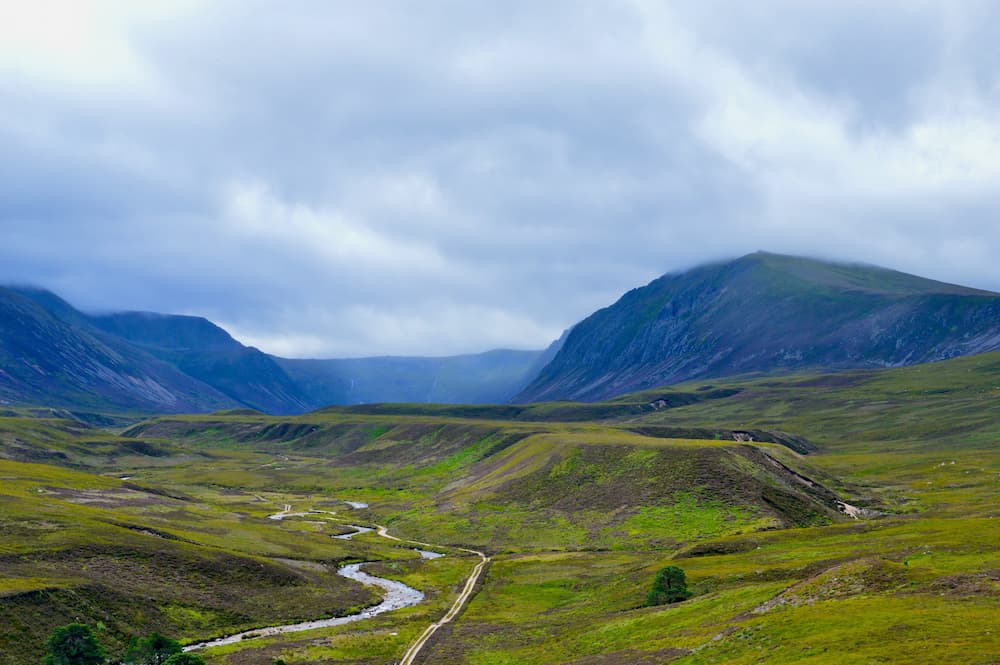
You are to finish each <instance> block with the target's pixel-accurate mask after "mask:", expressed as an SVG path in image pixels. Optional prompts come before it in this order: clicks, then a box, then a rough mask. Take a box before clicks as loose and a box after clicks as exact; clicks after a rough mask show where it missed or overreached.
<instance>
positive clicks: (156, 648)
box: [125, 633, 181, 665]
mask: <svg viewBox="0 0 1000 665" xmlns="http://www.w3.org/2000/svg"><path fill="white" fill-rule="evenodd" d="M178 653H181V645H180V642H178V641H177V640H172V639H170V638H169V637H167V636H165V635H161V634H159V633H153V634H151V635H148V636H146V637H141V638H139V639H138V640H133V641H132V642H131V643H130V644H129V648H128V651H127V652H126V653H125V662H126V663H128V664H129V665H164V663H166V661H167V660H168V659H169V658H170V657H171V656H173V655H174V654H178Z"/></svg>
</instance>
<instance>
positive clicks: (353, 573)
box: [184, 501, 444, 651]
mask: <svg viewBox="0 0 1000 665" xmlns="http://www.w3.org/2000/svg"><path fill="white" fill-rule="evenodd" d="M344 503H346V504H348V505H350V506H351V507H352V508H367V507H368V504H365V503H361V502H357V501H345V502H344ZM318 513H328V514H332V513H329V511H321V510H310V511H307V512H303V513H293V512H292V507H291V505H289V504H285V507H284V509H283V510H282V511H281V512H279V513H275V514H273V515H268V516H267V517H268V519H272V520H278V521H280V520H283V519H285V518H286V517H304V516H307V515H315V514H318ZM348 526H350V527H351V528H352V529H355V531H353V532H351V533H346V534H342V535H339V536H333V537H334V538H341V539H345V540H346V539H349V538H351V537H352V536H356V535H358V534H359V533H366V532H369V531H374V529H370V528H368V527H363V526H356V525H353V524H351V525H348ZM379 535H382V534H381V532H380V533H379ZM385 537H387V538H391V539H393V540H398V539H396V538H393V537H392V536H388V535H386V536H385ZM418 552H420V557H421V558H423V559H433V558H437V557H439V556H444V555H443V554H441V553H439V552H427V551H421V550H418ZM363 565H365V564H363V563H351V564H348V565H346V566H342V567H341V568H339V569H338V570H337V574H338V575H340V576H341V577H346V578H347V579H349V580H354V581H355V582H360V583H361V584H364V585H365V586H375V587H379V588H380V589H382V590H383V591H385V596H384V597H383V598H382V602H381V603H379V604H378V605H375V606H373V607H369V608H366V609H364V610H362V611H360V612H358V613H357V614H350V615H348V616H342V617H330V618H328V619H316V620H313V621H303V622H301V623H291V624H285V625H283V626H267V627H265V628H255V629H253V630H245V631H243V632H242V633H234V634H232V635H226V636H224V637H220V638H217V639H214V640H209V641H208V642H198V643H197V644H189V645H188V646H186V647H184V651H196V650H198V649H207V648H209V647H218V646H222V645H224V644H234V643H236V642H240V641H242V640H246V639H252V638H255V637H271V636H272V635H281V634H282V633H297V632H300V631H303V630H313V629H315V628H329V627H330V626H342V625H344V624H346V623H353V622H355V621H361V620H362V619H370V618H372V617H374V616H378V615H379V614H383V613H384V612H392V611H393V610H399V609H402V608H404V607H410V606H411V605H416V604H417V603H419V602H420V601H422V600H423V599H424V594H423V592H422V591H418V590H417V589H414V588H413V587H411V586H407V585H405V584H403V583H402V582H397V581H396V580H387V579H385V578H383V577H375V576H374V575H369V574H368V573H366V572H364V571H363V570H361V566H363Z"/></svg>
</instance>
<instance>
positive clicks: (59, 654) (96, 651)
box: [45, 623, 105, 665]
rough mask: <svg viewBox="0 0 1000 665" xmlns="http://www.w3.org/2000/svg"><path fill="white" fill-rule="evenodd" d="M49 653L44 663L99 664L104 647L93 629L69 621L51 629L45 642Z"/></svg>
mask: <svg viewBox="0 0 1000 665" xmlns="http://www.w3.org/2000/svg"><path fill="white" fill-rule="evenodd" d="M45 646H46V647H47V648H48V650H49V653H48V655H47V656H45V665H101V664H102V663H104V655H105V654H104V648H103V647H101V645H100V643H98V641H97V637H95V636H94V633H93V631H91V630H90V628H89V627H87V626H85V625H83V624H82V623H71V624H68V625H66V626H60V627H59V628H56V629H55V630H54V631H52V636H51V637H49V639H48V641H47V642H46V643H45Z"/></svg>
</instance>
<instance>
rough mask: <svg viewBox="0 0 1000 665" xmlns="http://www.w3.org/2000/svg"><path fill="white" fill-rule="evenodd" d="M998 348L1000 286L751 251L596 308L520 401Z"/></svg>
mask: <svg viewBox="0 0 1000 665" xmlns="http://www.w3.org/2000/svg"><path fill="white" fill-rule="evenodd" d="M997 348H1000V294H996V293H990V292H986V291H979V290H975V289H970V288H965V287H961V286H955V285H951V284H944V283H941V282H935V281H932V280H928V279H923V278H920V277H916V276H913V275H907V274H904V273H899V272H895V271H891V270H886V269H884V268H877V267H873V266H862V265H848V264H838V263H829V262H823V261H817V260H812V259H805V258H798V257H790V256H781V255H776V254H767V253H762V252H758V253H756V254H751V255H748V256H745V257H743V258H741V259H737V260H735V261H729V262H725V263H717V264H712V265H706V266H702V267H699V268H695V269H692V270H689V271H687V272H682V273H676V274H668V275H664V276H663V277H660V278H659V279H656V280H654V281H653V282H651V283H650V284H648V285H647V286H645V287H642V288H639V289H635V290H633V291H630V292H628V293H626V294H625V295H624V296H622V298H621V299H620V300H619V301H618V302H616V303H615V304H614V305H612V306H610V307H607V308H605V309H602V310H599V311H598V312H595V313H594V314H592V315H591V316H589V317H588V318H586V319H585V320H583V321H582V322H580V323H579V324H577V325H576V326H575V327H574V328H573V329H572V331H571V332H570V334H569V335H568V337H567V339H566V341H565V344H564V345H563V347H562V349H561V350H560V351H559V353H558V354H557V355H556V356H555V358H554V359H553V360H552V362H550V363H549V364H548V365H547V366H546V367H545V368H544V369H543V370H542V371H541V373H540V374H539V375H538V376H537V377H536V378H535V379H534V380H533V381H532V383H531V384H530V385H529V386H528V387H527V388H525V389H524V390H523V391H521V392H520V393H519V394H518V395H517V396H516V397H515V401H518V402H533V401H541V400H566V399H574V400H600V399H606V398H609V397H613V396H615V395H620V394H622V393H626V392H629V391H633V390H641V389H643V388H650V387H653V386H659V385H665V384H672V383H678V382H682V381H687V380H691V379H703V378H712V377H722V376H733V375H740V374H749V373H755V372H759V373H773V372H788V371H792V370H802V369H813V370H816V369H819V370H836V369H848V368H873V367H894V366H901V365H909V364H915V363H923V362H930V361H934V360H941V359H945V358H951V357H955V356H961V355H968V354H975V353H981V352H984V351H990V350H993V349H997Z"/></svg>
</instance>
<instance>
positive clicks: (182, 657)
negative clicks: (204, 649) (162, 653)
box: [163, 653, 205, 665]
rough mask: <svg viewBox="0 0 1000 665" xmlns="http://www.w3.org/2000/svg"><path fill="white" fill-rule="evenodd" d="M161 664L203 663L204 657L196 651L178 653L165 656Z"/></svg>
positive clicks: (193, 664)
mask: <svg viewBox="0 0 1000 665" xmlns="http://www.w3.org/2000/svg"><path fill="white" fill-rule="evenodd" d="M163 665H205V659H204V658H202V657H201V656H199V655H198V654H196V653H178V654H175V655H173V656H171V657H170V658H167V660H165V661H164V662H163Z"/></svg>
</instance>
